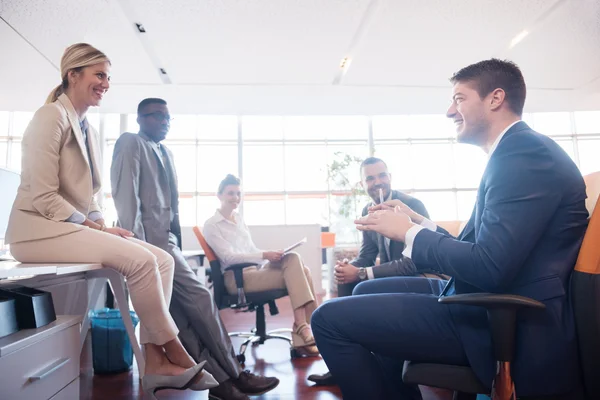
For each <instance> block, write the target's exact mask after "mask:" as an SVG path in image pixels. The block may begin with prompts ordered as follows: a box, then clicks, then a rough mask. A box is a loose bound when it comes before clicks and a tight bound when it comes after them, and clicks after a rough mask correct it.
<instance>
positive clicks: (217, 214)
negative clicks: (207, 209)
mask: <svg viewBox="0 0 600 400" xmlns="http://www.w3.org/2000/svg"><path fill="white" fill-rule="evenodd" d="M233 219H235V220H236V222H237V213H235V212H234V213H233ZM221 221H225V222H228V223H230V224H233V222H231V221H230V220H228V219H227V218H225V217H224V216H223V214H221V211H219V209H218V208H217V210H216V211H215V222H221Z"/></svg>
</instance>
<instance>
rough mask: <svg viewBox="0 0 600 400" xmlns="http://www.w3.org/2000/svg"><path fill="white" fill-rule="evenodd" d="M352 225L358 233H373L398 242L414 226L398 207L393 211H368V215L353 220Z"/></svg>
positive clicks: (402, 240) (401, 240)
mask: <svg viewBox="0 0 600 400" xmlns="http://www.w3.org/2000/svg"><path fill="white" fill-rule="evenodd" d="M384 204H385V203H384ZM388 207H389V206H388ZM373 208H375V207H373ZM409 210H410V208H409ZM411 211H412V210H411ZM413 212H414V211H413ZM415 214H416V213H415ZM417 215H418V214H417ZM354 223H355V224H356V228H357V229H358V230H360V231H374V232H377V233H379V234H381V235H383V236H385V237H386V238H389V239H391V240H396V241H399V242H404V239H405V237H406V232H407V231H408V230H409V229H410V228H411V227H412V226H413V225H414V223H413V222H411V218H410V217H409V216H408V215H407V214H406V213H405V212H404V211H402V209H401V208H400V206H396V207H395V208H393V209H391V208H387V209H381V208H380V209H379V210H375V211H373V212H371V211H370V210H369V214H367V215H365V216H364V217H361V218H359V219H357V220H355V221H354Z"/></svg>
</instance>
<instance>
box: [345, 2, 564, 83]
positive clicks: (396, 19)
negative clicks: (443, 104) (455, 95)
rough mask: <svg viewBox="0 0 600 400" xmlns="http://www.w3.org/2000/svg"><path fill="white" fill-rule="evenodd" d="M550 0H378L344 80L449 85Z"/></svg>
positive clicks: (495, 51)
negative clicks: (464, 69)
mask: <svg viewBox="0 0 600 400" xmlns="http://www.w3.org/2000/svg"><path fill="white" fill-rule="evenodd" d="M552 3H553V2H552V1H549V0H503V1H497V0H420V1H410V2H408V1H395V0H381V1H380V3H379V7H378V8H377V11H376V12H375V14H374V16H373V20H372V21H371V23H370V26H369V28H368V30H367V31H366V32H365V37H364V38H363V40H362V42H361V45H360V47H359V48H357V50H356V52H355V54H353V55H352V57H353V60H352V65H351V67H350V69H349V70H348V72H347V74H346V76H345V78H344V81H343V83H344V84H346V85H401V86H447V85H448V77H449V76H451V75H452V73H454V72H455V71H457V70H458V69H460V68H461V67H464V66H466V65H468V64H471V63H473V62H477V61H480V60H482V59H486V58H490V57H492V56H495V55H497V54H499V53H500V52H502V50H503V49H504V48H505V47H507V46H508V44H509V43H510V41H511V39H512V38H513V37H515V36H516V35H517V34H518V33H519V32H520V31H521V30H523V28H524V27H525V26H527V24H529V23H531V22H532V21H535V20H536V18H537V17H538V16H539V15H541V14H542V13H543V12H544V11H545V10H546V9H547V8H548V7H549V6H551V5H552Z"/></svg>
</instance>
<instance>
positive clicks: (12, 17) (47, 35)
mask: <svg viewBox="0 0 600 400" xmlns="http://www.w3.org/2000/svg"><path fill="white" fill-rule="evenodd" d="M118 1H119V0H78V1H68V0H2V9H1V12H2V17H3V18H4V19H5V20H6V21H7V22H8V23H9V24H11V26H13V27H14V28H15V29H16V30H17V31H18V32H19V33H20V34H21V35H23V36H24V37H25V38H26V39H27V40H29V41H30V42H31V43H32V44H33V45H34V46H35V47H36V48H37V49H39V50H40V51H41V52H42V53H43V54H44V55H46V56H47V57H48V58H49V59H50V60H51V61H52V62H53V63H54V64H55V65H56V66H59V65H60V58H61V57H62V54H63V52H64V50H65V48H66V47H68V46H69V45H71V44H74V43H77V42H88V43H90V44H92V45H93V46H95V47H97V48H99V49H100V50H102V51H103V52H105V53H106V54H107V56H108V57H109V58H110V59H111V61H112V79H113V82H116V83H119V82H127V83H150V84H152V83H160V82H161V81H160V78H159V74H158V71H157V70H156V69H155V68H154V66H153V65H152V63H151V62H150V60H149V58H148V56H147V55H146V53H145V51H144V49H143V47H142V45H141V43H140V41H139V39H138V38H137V37H136V32H135V31H134V28H133V24H132V23H130V22H128V21H127V20H126V19H125V16H124V15H123V13H122V11H121V9H120V7H119V6H118Z"/></svg>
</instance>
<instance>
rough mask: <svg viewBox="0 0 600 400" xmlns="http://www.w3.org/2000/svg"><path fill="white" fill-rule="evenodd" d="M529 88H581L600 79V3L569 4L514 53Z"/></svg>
mask: <svg viewBox="0 0 600 400" xmlns="http://www.w3.org/2000/svg"><path fill="white" fill-rule="evenodd" d="M508 57H510V58H511V59H513V60H515V61H516V62H517V63H518V64H519V65H520V66H521V67H522V69H523V73H524V74H525V78H526V81H527V84H528V86H530V87H545V88H580V87H582V86H585V85H587V84H588V83H590V82H591V81H593V80H594V79H595V78H598V77H600V1H598V0H577V1H565V2H563V3H562V4H561V6H560V8H558V9H557V10H556V12H554V13H552V14H551V15H550V16H549V17H548V18H547V19H546V20H544V21H543V22H542V23H541V24H540V25H539V26H536V27H534V29H533V31H532V32H531V33H530V34H529V35H528V36H527V37H525V38H524V39H523V40H522V41H521V42H520V43H519V44H518V45H516V46H515V47H514V48H513V49H512V50H511V51H510V52H508Z"/></svg>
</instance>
